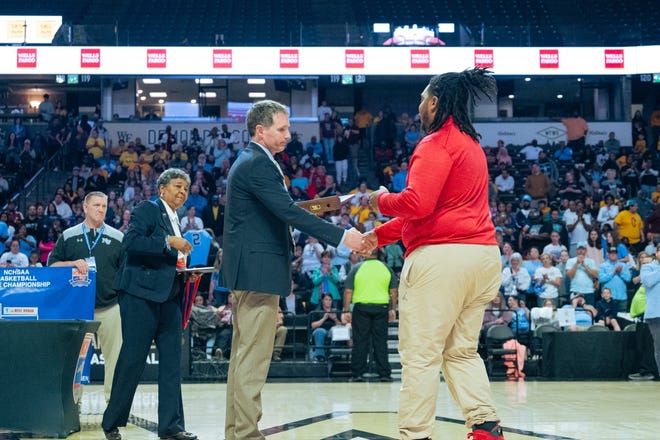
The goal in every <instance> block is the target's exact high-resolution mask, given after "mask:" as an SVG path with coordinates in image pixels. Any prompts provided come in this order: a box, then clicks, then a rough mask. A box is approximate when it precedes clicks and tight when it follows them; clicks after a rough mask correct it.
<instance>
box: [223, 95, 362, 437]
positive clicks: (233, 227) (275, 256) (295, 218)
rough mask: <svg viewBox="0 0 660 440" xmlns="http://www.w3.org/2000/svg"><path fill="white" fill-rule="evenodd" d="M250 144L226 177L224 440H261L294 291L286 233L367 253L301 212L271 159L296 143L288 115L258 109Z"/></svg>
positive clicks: (358, 241) (352, 237)
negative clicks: (229, 327) (279, 331)
mask: <svg viewBox="0 0 660 440" xmlns="http://www.w3.org/2000/svg"><path fill="white" fill-rule="evenodd" d="M247 129H248V132H249V133H250V137H251V138H252V141H251V142H250V144H249V145H248V146H247V147H246V148H245V150H243V152H242V153H241V154H240V156H239V157H238V159H236V162H235V163H234V165H233V166H232V168H231V170H230V171H229V176H228V183H227V205H226V207H225V227H224V239H223V250H224V259H223V275H224V279H225V282H226V286H227V288H228V289H229V290H230V291H231V293H232V294H233V296H234V305H233V309H234V333H233V341H232V349H231V359H230V361H229V376H228V379H227V415H226V418H225V438H226V440H244V439H263V438H264V436H263V434H261V432H259V428H258V426H257V425H258V422H259V419H261V414H262V412H261V389H262V388H263V385H264V383H265V382H266V376H267V374H268V368H269V366H270V360H271V354H272V353H273V342H274V340H275V330H276V325H275V323H276V322H277V305H278V301H279V296H286V295H288V294H289V292H290V290H291V267H290V255H291V253H292V252H293V241H292V238H291V235H290V229H289V225H291V226H294V227H296V228H297V229H299V230H301V231H303V232H305V233H306V234H309V235H312V236H314V237H317V238H318V239H319V240H320V241H323V242H326V243H329V244H331V245H333V246H337V245H339V244H340V243H344V244H346V246H348V247H349V248H351V249H354V250H360V249H361V248H362V236H361V234H360V233H359V232H358V231H357V230H355V229H351V230H349V231H346V230H344V229H342V228H340V227H338V226H334V225H332V224H330V223H327V222H325V221H323V220H321V219H319V218H318V217H316V216H315V215H313V214H311V213H309V212H307V211H305V210H304V209H302V208H300V207H298V206H297V205H296V204H295V203H294V202H293V200H291V197H290V196H289V193H288V191H287V188H286V186H285V183H284V176H283V174H282V170H281V169H280V167H279V166H278V165H277V163H276V162H275V160H274V159H273V156H274V155H275V154H276V153H279V152H281V151H283V150H284V149H285V147H286V144H287V142H288V141H289V139H290V138H291V134H290V133H289V117H288V113H287V110H286V107H284V106H283V105H281V104H279V103H277V102H274V101H268V100H267V101H260V102H257V103H256V104H254V106H252V108H250V110H249V111H248V113H247Z"/></svg>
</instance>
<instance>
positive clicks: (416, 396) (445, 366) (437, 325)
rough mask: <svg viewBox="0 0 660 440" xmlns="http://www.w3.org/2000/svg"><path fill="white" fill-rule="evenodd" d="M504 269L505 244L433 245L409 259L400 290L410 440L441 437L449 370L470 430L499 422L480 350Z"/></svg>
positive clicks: (404, 411)
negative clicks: (439, 419)
mask: <svg viewBox="0 0 660 440" xmlns="http://www.w3.org/2000/svg"><path fill="white" fill-rule="evenodd" d="M500 268H501V263H500V252H499V249H498V248H497V246H482V245H469V244H446V245H430V246H424V247H421V248H418V249H415V251H413V252H412V253H411V254H410V255H409V256H408V257H407V258H406V261H405V263H404V266H403V270H402V272H401V281H400V285H399V353H400V355H401V364H402V376H401V396H400V399H399V431H400V433H401V437H402V438H403V439H419V438H425V437H430V436H432V435H433V427H434V424H435V415H436V414H435V411H436V400H437V397H438V387H439V385H440V371H441V370H442V373H443V374H444V377H445V379H446V382H447V386H448V388H449V391H450V392H451V394H452V396H453V398H454V400H455V401H456V403H457V404H458V406H459V407H460V408H461V410H462V412H463V417H465V421H466V425H467V427H468V428H470V427H472V426H473V425H475V424H480V423H483V422H486V421H499V418H498V416H497V414H496V412H495V408H494V406H493V400H492V395H491V391H490V384H489V382H488V376H487V374H486V369H485V367H484V362H483V360H482V359H481V358H480V357H479V354H478V353H477V344H478V339H479V331H480V330H481V323H482V320H483V316H484V310H485V308H486V304H487V303H488V302H489V301H490V300H491V299H492V298H493V297H494V296H495V295H496V294H497V291H498V289H499V286H500V284H501V275H500Z"/></svg>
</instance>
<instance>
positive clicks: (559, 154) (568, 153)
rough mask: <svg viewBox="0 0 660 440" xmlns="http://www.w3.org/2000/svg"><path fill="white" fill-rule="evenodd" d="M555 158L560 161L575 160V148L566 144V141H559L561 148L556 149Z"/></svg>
mask: <svg viewBox="0 0 660 440" xmlns="http://www.w3.org/2000/svg"><path fill="white" fill-rule="evenodd" d="M555 159H557V160H558V161H560V162H571V161H572V160H573V150H572V149H571V147H568V146H566V143H565V142H564V141H560V142H559V148H558V149H557V151H555Z"/></svg>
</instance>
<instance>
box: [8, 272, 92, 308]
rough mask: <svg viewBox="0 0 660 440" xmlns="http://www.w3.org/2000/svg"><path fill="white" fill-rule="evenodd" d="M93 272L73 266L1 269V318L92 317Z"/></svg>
mask: <svg viewBox="0 0 660 440" xmlns="http://www.w3.org/2000/svg"><path fill="white" fill-rule="evenodd" d="M95 297H96V272H92V271H90V272H89V273H88V274H87V275H81V274H80V272H78V270H77V269H76V268H75V267H25V268H2V269H0V319H10V320H12V319H13V320H17V319H22V320H23V319H89V320H91V319H94V301H95Z"/></svg>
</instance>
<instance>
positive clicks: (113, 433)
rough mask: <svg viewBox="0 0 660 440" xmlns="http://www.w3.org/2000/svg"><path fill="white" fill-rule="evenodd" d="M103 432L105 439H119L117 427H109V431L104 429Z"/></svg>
mask: <svg viewBox="0 0 660 440" xmlns="http://www.w3.org/2000/svg"><path fill="white" fill-rule="evenodd" d="M103 433H104V434H105V440H121V434H120V433H119V429H117V428H114V429H111V430H110V431H105V430H104V431H103Z"/></svg>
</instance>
